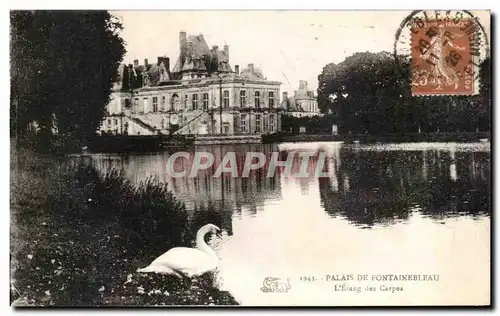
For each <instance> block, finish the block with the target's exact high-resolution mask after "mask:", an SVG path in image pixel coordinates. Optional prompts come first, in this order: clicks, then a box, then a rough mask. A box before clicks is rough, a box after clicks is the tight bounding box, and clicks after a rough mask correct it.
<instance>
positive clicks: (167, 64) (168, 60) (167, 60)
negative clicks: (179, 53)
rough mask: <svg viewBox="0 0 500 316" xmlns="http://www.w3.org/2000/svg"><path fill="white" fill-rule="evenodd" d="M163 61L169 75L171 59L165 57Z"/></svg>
mask: <svg viewBox="0 0 500 316" xmlns="http://www.w3.org/2000/svg"><path fill="white" fill-rule="evenodd" d="M163 60H164V61H165V68H166V69H167V73H170V58H168V57H164V59H163Z"/></svg>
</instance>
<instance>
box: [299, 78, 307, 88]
mask: <svg viewBox="0 0 500 316" xmlns="http://www.w3.org/2000/svg"><path fill="white" fill-rule="evenodd" d="M306 86H307V83H306V82H305V81H304V80H299V90H305V89H306Z"/></svg>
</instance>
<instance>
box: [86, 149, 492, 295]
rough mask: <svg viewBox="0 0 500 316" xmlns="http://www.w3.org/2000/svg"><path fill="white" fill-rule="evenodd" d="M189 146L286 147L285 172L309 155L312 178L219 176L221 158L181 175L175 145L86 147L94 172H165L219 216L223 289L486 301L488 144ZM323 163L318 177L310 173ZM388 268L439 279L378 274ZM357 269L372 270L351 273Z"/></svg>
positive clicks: (134, 175) (162, 175)
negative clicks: (145, 149)
mask: <svg viewBox="0 0 500 316" xmlns="http://www.w3.org/2000/svg"><path fill="white" fill-rule="evenodd" d="M188 151H189V152H191V154H193V153H194V152H195V151H196V152H208V153H211V154H213V155H214V157H215V162H216V164H217V163H220V161H221V158H222V157H224V156H225V155H226V153H228V152H234V153H235V157H236V163H237V169H238V170H241V169H242V168H243V164H244V158H245V155H246V153H248V152H261V153H263V154H264V155H265V156H266V157H268V158H270V157H271V155H272V153H273V152H279V153H280V154H279V157H280V160H286V159H287V158H288V157H290V156H293V157H292V158H290V162H291V169H292V175H293V174H295V173H296V172H298V171H299V169H300V168H301V166H302V165H301V163H300V162H301V161H303V157H302V158H301V157H300V156H299V154H298V153H302V154H304V153H307V154H309V155H310V156H311V158H310V159H309V161H308V163H306V164H305V167H304V168H305V169H304V170H306V171H308V172H309V174H310V176H308V177H295V176H288V175H286V174H285V173H284V171H285V170H284V168H283V167H282V168H277V169H276V170H275V171H274V172H272V175H273V176H272V177H267V173H268V171H269V168H270V164H269V163H266V164H265V165H264V166H263V167H262V168H260V169H257V170H252V171H251V172H250V174H249V176H248V177H232V175H231V174H230V173H223V174H222V176H221V177H214V176H213V175H214V173H215V172H216V168H215V167H211V168H208V169H206V170H201V171H198V173H197V174H196V176H195V177H189V176H184V177H181V178H176V177H172V176H171V173H169V172H168V169H167V160H168V158H169V157H170V156H171V154H172V152H155V153H148V154H127V155H116V154H95V155H92V157H91V160H92V164H93V165H94V166H95V167H97V169H98V170H101V171H103V172H104V171H106V170H108V168H117V169H123V170H124V172H125V174H126V176H127V177H128V178H129V179H131V180H132V182H134V183H139V182H140V181H143V180H145V179H146V178H147V177H149V176H156V177H158V178H159V180H160V181H165V182H166V183H168V186H169V188H170V189H171V190H172V191H173V192H174V193H175V195H176V197H177V198H179V199H180V200H181V201H183V202H184V203H185V204H186V207H187V209H188V210H189V211H190V216H191V217H193V218H195V217H197V216H205V217H206V218H207V220H209V219H210V218H211V217H217V218H218V223H219V225H221V226H222V227H221V228H222V229H223V230H224V231H225V235H224V237H223V239H222V241H220V242H219V243H218V244H216V245H215V247H216V251H217V253H218V255H219V257H220V258H221V261H220V266H219V269H218V270H219V271H218V279H219V281H220V287H221V288H222V289H225V290H228V291H229V292H230V293H231V294H232V295H233V296H234V297H235V298H236V299H237V300H238V301H240V302H241V303H242V304H244V305H385V304H388V305H394V304H396V305H398V304H419V305H433V304H468V303H469V304H471V303H474V304H479V303H481V302H482V303H488V302H489V301H488V298H489V290H490V286H489V285H490V283H489V282H490V212H491V203H490V196H491V175H490V171H491V167H490V163H491V162H490V160H491V154H490V145H489V144H485V143H414V144H389V145H387V144H386V145H382V144H378V145H362V144H353V145H347V144H343V143H330V142H321V143H295V144H292V143H284V144H279V145H278V144H252V145H248V144H246V145H223V146H218V145H217V146H215V145H214V146H197V147H196V148H192V149H190V150H188ZM322 153H323V154H324V155H325V159H324V164H323V163H322V160H321V154H322ZM301 159H302V160H301ZM192 163H193V162H192V160H189V159H177V160H176V166H175V168H177V169H179V168H180V169H184V170H189V168H191V167H192ZM318 166H321V167H322V168H321V169H322V170H323V173H324V174H322V175H321V176H317V174H315V172H314V170H317V168H318ZM203 206H205V207H206V206H211V207H212V208H213V209H214V210H215V211H214V212H212V213H215V214H212V213H210V214H208V213H207V214H199V212H206V208H204V207H203ZM166 250H167V249H165V251H166ZM387 274H405V275H407V274H410V275H430V276H437V277H438V280H435V281H428V280H427V281H387V279H386V281H381V278H382V277H381V276H382V275H387ZM359 275H367V278H368V280H363V281H359V282H358V281H357V278H358V277H359ZM350 276H351V277H352V278H354V280H351V279H350V278H351V277H350ZM266 277H278V278H281V279H283V280H286V279H289V283H290V289H289V290H288V291H287V293H268V292H263V291H261V288H262V287H263V280H264V279H265V278H266ZM313 278H314V279H313ZM342 284H344V285H343V286H342ZM358 286H359V287H361V291H357V290H356V289H357V287H358ZM372 286H373V288H375V290H371V289H370V288H371V287H372ZM349 289H354V290H349ZM388 289H389V290H388ZM391 289H392V290H391ZM394 289H397V290H394Z"/></svg>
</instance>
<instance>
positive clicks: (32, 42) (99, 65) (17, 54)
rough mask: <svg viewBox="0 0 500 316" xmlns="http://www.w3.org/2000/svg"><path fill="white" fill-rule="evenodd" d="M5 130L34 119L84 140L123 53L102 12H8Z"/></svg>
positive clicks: (112, 21)
mask: <svg viewBox="0 0 500 316" xmlns="http://www.w3.org/2000/svg"><path fill="white" fill-rule="evenodd" d="M10 18H11V50H10V58H11V134H12V135H16V136H20V137H23V136H25V135H26V132H27V130H28V128H29V125H30V123H32V122H36V123H37V124H38V126H39V128H40V134H39V135H40V136H41V138H42V140H44V141H48V139H49V138H50V135H51V134H52V130H53V128H54V127H55V128H56V129H57V133H58V135H59V136H60V137H61V139H62V140H63V141H64V142H67V143H69V142H76V143H84V142H85V141H87V140H88V139H89V138H90V137H91V136H92V135H93V134H94V133H95V131H96V130H97V128H98V127H99V125H100V124H101V122H102V119H103V116H104V115H105V111H106V104H107V103H108V101H109V96H110V94H111V89H112V85H113V82H114V81H115V80H116V78H117V75H118V71H117V69H118V66H119V63H120V61H121V60H122V58H123V55H124V53H125V48H124V41H123V39H122V38H121V37H120V36H119V34H118V32H119V31H120V30H121V29H122V25H121V23H120V22H119V21H118V20H117V18H116V17H114V16H112V15H111V14H110V13H108V12H106V11H12V12H11V16H10Z"/></svg>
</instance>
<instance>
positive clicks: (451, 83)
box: [394, 10, 489, 96]
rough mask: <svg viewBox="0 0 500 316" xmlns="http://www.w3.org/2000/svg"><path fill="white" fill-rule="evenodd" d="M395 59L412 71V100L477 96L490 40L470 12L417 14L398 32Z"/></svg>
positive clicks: (405, 20)
mask: <svg viewBox="0 0 500 316" xmlns="http://www.w3.org/2000/svg"><path fill="white" fill-rule="evenodd" d="M394 55H395V58H396V60H397V62H398V64H399V65H400V67H404V64H407V65H408V64H409V67H410V68H411V91H412V95H413V96H422V95H475V94H477V93H478V92H479V69H480V67H481V63H482V62H483V61H484V60H485V59H486V58H487V57H488V56H489V44H488V37H487V35H486V32H485V30H484V27H483V26H482V25H481V23H480V22H479V18H478V17H476V16H474V15H473V14H472V13H471V12H469V11H465V10H464V11H452V10H447V11H439V10H436V11H414V12H412V13H411V14H410V15H409V16H408V17H407V18H406V19H404V20H403V21H402V23H401V25H400V27H399V29H398V31H397V32H396V38H395V43H394Z"/></svg>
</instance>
